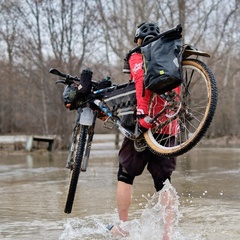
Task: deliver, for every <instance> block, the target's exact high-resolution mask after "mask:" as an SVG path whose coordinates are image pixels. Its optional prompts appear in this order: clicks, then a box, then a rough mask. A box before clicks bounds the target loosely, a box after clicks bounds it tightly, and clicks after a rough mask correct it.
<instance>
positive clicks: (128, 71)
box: [122, 59, 130, 74]
mask: <svg viewBox="0 0 240 240" xmlns="http://www.w3.org/2000/svg"><path fill="white" fill-rule="evenodd" d="M122 71H123V73H126V74H130V67H129V64H128V61H127V59H124V63H123V70H122Z"/></svg>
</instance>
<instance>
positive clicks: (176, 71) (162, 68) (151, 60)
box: [141, 34, 182, 94]
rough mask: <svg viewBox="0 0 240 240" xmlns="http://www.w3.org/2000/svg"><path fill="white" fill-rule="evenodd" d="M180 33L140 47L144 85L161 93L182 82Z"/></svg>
mask: <svg viewBox="0 0 240 240" xmlns="http://www.w3.org/2000/svg"><path fill="white" fill-rule="evenodd" d="M181 49H182V41H181V35H179V34H171V35H166V36H164V37H162V38H159V39H158V40H156V41H154V42H151V43H149V44H148V45H146V46H144V47H141V53H142V55H143V63H144V86H145V88H146V89H149V90H150V91H152V92H155V93H157V94H163V93H165V92H167V91H170V90H172V89H174V88H176V87H178V86H179V85H180V84H181V82H182V54H181Z"/></svg>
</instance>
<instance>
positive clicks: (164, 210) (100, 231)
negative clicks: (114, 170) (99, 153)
mask: <svg viewBox="0 0 240 240" xmlns="http://www.w3.org/2000/svg"><path fill="white" fill-rule="evenodd" d="M145 199H146V200H147V204H146V206H145V208H144V209H143V212H142V214H141V216H140V218H139V219H134V220H131V221H128V222H120V223H119V226H120V227H121V228H122V229H124V230H125V231H128V232H129V236H128V237H126V238H124V239H126V240H146V239H147V240H189V239H194V240H203V238H201V236H200V235H199V234H196V233H191V234H190V235H189V234H188V235H186V234H184V233H183V231H182V229H181V228H180V227H179V222H180V220H181V217H182V215H181V213H180V211H179V197H178V195H177V192H176V190H175V188H174V187H173V186H172V185H171V184H170V182H169V181H166V183H165V185H164V188H163V189H162V190H161V191H159V192H157V193H155V194H154V195H153V196H152V197H149V198H147V197H145ZM116 221H117V217H116V214H112V215H98V216H89V217H86V218H84V219H79V218H71V219H67V221H66V223H65V225H64V231H63V233H62V235H61V237H60V238H59V240H78V239H86V240H87V239H91V240H95V239H96V240H97V239H106V240H107V239H108V240H109V239H112V240H114V239H120V238H116V237H114V236H113V235H112V234H111V233H110V232H109V231H108V230H107V229H106V225H108V224H109V223H113V222H116Z"/></svg>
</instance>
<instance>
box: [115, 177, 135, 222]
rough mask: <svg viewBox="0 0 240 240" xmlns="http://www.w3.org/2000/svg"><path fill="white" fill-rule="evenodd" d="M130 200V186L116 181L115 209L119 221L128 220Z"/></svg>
mask: <svg viewBox="0 0 240 240" xmlns="http://www.w3.org/2000/svg"><path fill="white" fill-rule="evenodd" d="M131 198H132V185H131V184H127V183H124V182H121V181H118V186H117V207H118V215H119V219H120V220H121V221H124V222H125V221H127V220H128V210H129V208H130V204H131Z"/></svg>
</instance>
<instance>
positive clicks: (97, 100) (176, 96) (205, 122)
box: [50, 30, 217, 214]
mask: <svg viewBox="0 0 240 240" xmlns="http://www.w3.org/2000/svg"><path fill="white" fill-rule="evenodd" d="M168 32H169V31H168ZM170 32H171V30H170ZM163 34H164V33H163ZM191 56H196V57H197V58H198V56H202V57H210V55H209V54H208V53H206V52H202V51H199V50H197V49H196V48H194V47H192V46H190V45H184V46H183V47H182V68H183V75H182V76H183V79H182V83H181V86H180V89H181V91H180V92H179V93H178V92H177V91H174V90H171V91H169V92H166V93H164V94H161V95H159V94H156V93H152V95H151V101H150V102H149V111H148V115H149V116H150V117H151V121H152V122H153V123H155V124H154V127H153V128H152V129H149V130H148V131H147V132H145V133H144V134H139V132H138V131H137V127H135V128H134V129H133V128H129V125H132V124H133V123H134V124H135V126H136V125H137V124H136V122H137V120H136V116H135V114H134V113H135V110H136V97H135V92H136V91H135V86H134V83H133V82H129V83H124V84H119V85H112V84H111V81H110V79H106V80H104V81H98V82H96V81H92V90H91V92H90V93H89V94H88V95H86V96H79V97H76V96H75V97H74V100H73V101H72V102H71V104H70V105H71V106H70V108H71V109H74V110H76V111H77V117H76V122H75V126H74V128H73V133H72V140H71V147H70V150H69V154H68V158H67V165H66V167H67V168H68V169H70V184H69V190H68V195H67V201H66V205H65V209H64V212H65V213H68V214H69V213H71V211H72V207H73V202H74V197H75V192H76V188H77V183H78V178H79V174H80V172H85V171H86V170H87V166H88V160H89V155H90V151H91V144H92V141H93V136H94V128H95V122H96V119H97V118H98V119H101V120H102V121H103V126H104V127H106V128H110V129H112V128H117V129H119V131H120V132H121V133H122V134H123V135H124V136H125V137H127V138H130V139H132V140H133V141H134V143H135V148H136V150H137V151H143V150H144V149H145V148H149V149H150V150H151V151H153V152H154V153H156V154H159V155H164V156H169V157H170V156H179V155H182V154H184V153H186V152H188V151H189V150H191V149H192V148H193V147H194V146H196V144H197V143H198V142H199V141H200V140H201V139H202V137H203V136H204V134H205V133H206V131H207V129H208V128H209V126H210V125H211V122H212V119H213V117H214V113H215V110H216V107H217V84H216V80H215V77H214V75H213V73H212V71H211V70H210V68H209V67H208V66H207V65H206V64H205V63H204V62H202V61H201V60H199V59H197V58H190V57H191ZM50 73H51V74H54V75H58V76H60V77H62V78H63V79H61V80H58V81H56V83H63V84H66V85H67V87H66V89H67V90H68V92H69V94H71V93H74V94H76V86H77V85H78V84H79V81H80V79H79V78H78V77H74V76H71V75H69V74H64V73H61V72H60V71H58V70H57V69H50ZM66 89H65V91H66ZM74 94H73V95H74ZM157 98H161V99H162V100H163V102H164V106H159V109H161V110H159V111H158V112H156V111H153V109H154V107H155V106H154V103H155V102H157V101H156V100H157ZM68 107H69V106H68ZM155 110H156V108H155ZM126 116H131V120H129V121H128V122H126V121H125V119H124V118H125V117H126ZM129 122H130V124H128V123H129ZM173 123H175V126H177V130H178V131H177V135H176V134H175V136H174V137H175V145H174V146H172V144H171V145H170V144H169V142H171V138H172V134H171V133H169V134H161V129H164V128H166V127H168V126H169V125H171V124H173ZM176 123H177V124H176ZM165 132H166V131H165Z"/></svg>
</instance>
